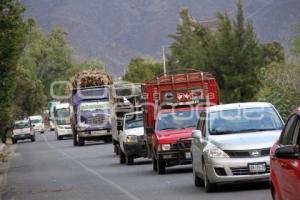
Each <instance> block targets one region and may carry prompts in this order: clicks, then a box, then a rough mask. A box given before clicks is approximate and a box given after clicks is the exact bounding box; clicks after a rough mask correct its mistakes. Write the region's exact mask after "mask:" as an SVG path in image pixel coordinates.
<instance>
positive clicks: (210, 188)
mask: <svg viewBox="0 0 300 200" xmlns="http://www.w3.org/2000/svg"><path fill="white" fill-rule="evenodd" d="M202 170H203V179H204V189H205V191H206V192H213V191H215V190H216V185H215V184H213V183H211V182H210V181H209V179H208V177H207V170H206V166H205V164H204V163H203V166H202Z"/></svg>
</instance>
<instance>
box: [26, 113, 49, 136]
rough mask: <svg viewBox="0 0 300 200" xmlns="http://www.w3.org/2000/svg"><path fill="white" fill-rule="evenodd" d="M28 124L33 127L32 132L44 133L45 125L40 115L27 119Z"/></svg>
mask: <svg viewBox="0 0 300 200" xmlns="http://www.w3.org/2000/svg"><path fill="white" fill-rule="evenodd" d="M29 120H30V123H31V125H32V126H33V131H34V132H39V133H44V132H45V124H44V120H43V117H42V116H41V115H34V116H30V117H29Z"/></svg>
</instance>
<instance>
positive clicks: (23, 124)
mask: <svg viewBox="0 0 300 200" xmlns="http://www.w3.org/2000/svg"><path fill="white" fill-rule="evenodd" d="M28 127H29V122H28V121H19V122H15V125H14V129H22V128H28Z"/></svg>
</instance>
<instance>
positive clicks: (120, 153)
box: [119, 147, 126, 164]
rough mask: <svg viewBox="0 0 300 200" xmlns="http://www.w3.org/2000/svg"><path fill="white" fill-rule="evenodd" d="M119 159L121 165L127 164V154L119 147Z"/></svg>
mask: <svg viewBox="0 0 300 200" xmlns="http://www.w3.org/2000/svg"><path fill="white" fill-rule="evenodd" d="M119 158H120V164H124V163H125V162H126V157H125V154H124V153H123V152H122V150H121V148H120V147H119Z"/></svg>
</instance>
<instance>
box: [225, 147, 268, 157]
mask: <svg viewBox="0 0 300 200" xmlns="http://www.w3.org/2000/svg"><path fill="white" fill-rule="evenodd" d="M253 151H258V152H259V155H258V156H255V157H264V156H269V153H270V148H266V149H257V150H225V151H224V152H225V153H227V154H228V155H229V157H231V158H252V157H254V156H252V155H251V152H253Z"/></svg>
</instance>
